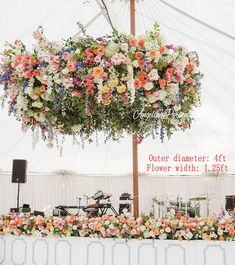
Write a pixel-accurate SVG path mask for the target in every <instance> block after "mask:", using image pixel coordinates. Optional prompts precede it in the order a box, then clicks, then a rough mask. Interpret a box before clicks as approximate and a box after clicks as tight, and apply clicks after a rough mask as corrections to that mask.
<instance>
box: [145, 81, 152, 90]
mask: <svg viewBox="0 0 235 265" xmlns="http://www.w3.org/2000/svg"><path fill="white" fill-rule="evenodd" d="M144 88H145V90H147V91H149V90H151V89H152V88H153V83H152V82H147V83H146V84H145V85H144Z"/></svg>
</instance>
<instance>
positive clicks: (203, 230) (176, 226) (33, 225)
mask: <svg viewBox="0 0 235 265" xmlns="http://www.w3.org/2000/svg"><path fill="white" fill-rule="evenodd" d="M234 225H235V219H234V217H232V216H230V215H228V214H225V215H223V216H220V217H215V216H214V217H208V218H205V219H203V218H199V217H195V218H190V217H183V216H181V217H179V218H175V217H174V218H168V219H165V220H164V219H161V218H156V217H153V216H141V217H138V218H137V219H134V217H132V216H131V215H130V214H129V213H127V214H125V215H124V214H121V215H119V216H117V217H115V216H108V215H103V216H102V217H95V218H88V217H87V216H86V215H85V214H84V213H80V214H79V215H78V216H67V217H66V218H64V219H62V218H59V217H42V216H30V214H16V213H11V214H8V215H2V216H1V218H0V235H1V236H4V235H27V236H49V235H50V236H59V237H64V236H74V237H91V238H125V239H131V238H135V239H175V240H226V241H234V240H235V228H234Z"/></svg>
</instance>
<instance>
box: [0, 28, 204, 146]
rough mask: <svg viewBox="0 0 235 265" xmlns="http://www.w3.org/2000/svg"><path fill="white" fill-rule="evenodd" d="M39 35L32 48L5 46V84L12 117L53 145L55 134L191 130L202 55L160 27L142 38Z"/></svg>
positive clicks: (0, 71) (0, 78) (1, 80)
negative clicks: (164, 35)
mask: <svg viewBox="0 0 235 265" xmlns="http://www.w3.org/2000/svg"><path fill="white" fill-rule="evenodd" d="M84 34H85V32H84ZM34 38H35V40H36V44H35V46H34V49H33V51H31V52H29V51H27V49H26V47H25V45H24V44H23V43H22V42H21V41H19V40H16V41H15V42H14V44H7V47H6V49H5V50H4V51H3V53H2V58H1V65H0V84H2V86H3V89H4V95H3V102H5V101H7V104H8V108H9V114H11V113H13V114H14V115H15V116H16V119H17V120H19V121H21V122H22V129H23V130H24V131H25V130H26V129H27V128H31V130H32V131H34V132H40V133H41V136H42V139H43V140H45V141H48V146H52V145H53V141H54V139H55V135H56V134H62V135H78V136H80V137H81V138H82V139H84V140H88V141H90V140H91V139H92V138H91V137H92V135H93V133H96V132H99V131H103V132H104V133H105V134H106V136H107V139H109V138H112V139H114V140H115V139H119V138H120V137H121V135H122V134H123V132H127V133H128V134H133V133H136V134H137V135H139V136H141V139H142V138H143V137H144V136H148V135H152V136H153V137H155V136H157V135H158V134H160V138H161V139H163V137H164V135H165V134H167V135H168V136H170V135H171V134H172V133H173V132H174V131H176V130H184V129H186V128H188V127H190V125H191V122H192V110H193V108H194V107H196V106H197V105H198V103H199V101H200V82H199V81H200V79H201V78H202V74H201V73H200V72H199V70H198V64H199V62H198V57H197V54H196V53H195V52H188V51H187V50H186V49H185V48H183V47H181V46H174V45H168V44H164V43H163V41H162V39H161V36H160V32H159V26H158V25H157V24H156V25H155V26H154V31H150V32H147V33H146V34H144V35H142V36H132V35H124V34H121V33H118V32H114V33H113V34H112V35H111V36H105V37H99V38H96V39H94V38H92V37H90V36H87V35H86V34H85V35H84V36H83V37H74V38H69V39H68V40H64V41H62V42H52V41H49V40H48V39H47V38H46V37H45V35H44V33H43V30H42V28H39V29H38V30H37V31H36V32H34Z"/></svg>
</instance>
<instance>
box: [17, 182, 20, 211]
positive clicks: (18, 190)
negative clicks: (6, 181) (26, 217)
mask: <svg viewBox="0 0 235 265" xmlns="http://www.w3.org/2000/svg"><path fill="white" fill-rule="evenodd" d="M17 184H18V187H17V208H18V209H19V208H20V183H17Z"/></svg>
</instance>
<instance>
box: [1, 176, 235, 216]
mask: <svg viewBox="0 0 235 265" xmlns="http://www.w3.org/2000/svg"><path fill="white" fill-rule="evenodd" d="M0 189H1V190H0V212H8V211H9V208H10V207H15V206H16V194H17V184H12V183H11V176H10V175H9V174H1V175H0ZM98 189H101V190H102V191H103V192H105V193H111V194H112V200H113V202H114V203H113V204H114V207H115V209H118V202H117V200H118V198H119V196H120V195H121V193H123V192H130V193H132V176H131V175H123V176H114V175H104V176H99V175H91V176H89V175H77V176H68V175H65V176H59V175H40V174H38V175H36V174H34V175H28V180H27V183H26V184H21V191H20V202H21V204H23V203H29V204H30V206H31V208H32V209H33V210H45V209H48V208H52V207H54V206H57V205H77V204H78V200H77V198H78V197H82V198H84V197H83V194H87V195H88V196H92V195H93V194H94V193H95V192H96V191H97V190H98ZM139 190H140V211H141V212H145V213H148V212H149V211H150V210H152V198H153V197H155V196H157V197H158V198H162V199H167V198H168V199H169V200H176V198H177V196H181V197H182V198H183V199H185V198H186V199H189V198H191V197H196V196H199V195H200V194H206V193H208V194H209V195H210V196H211V194H214V196H213V198H212V199H211V200H210V212H211V213H213V212H217V213H218V212H219V211H220V209H221V207H224V206H225V196H226V195H232V194H235V176H223V177H221V176H220V177H201V176H195V177H192V176H177V177H169V176H162V177H154V176H146V175H141V176H140V177H139ZM115 201H116V202H115ZM82 204H85V200H84V199H83V200H82ZM201 206H202V214H203V213H204V214H205V207H206V203H205V201H202V202H201Z"/></svg>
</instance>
